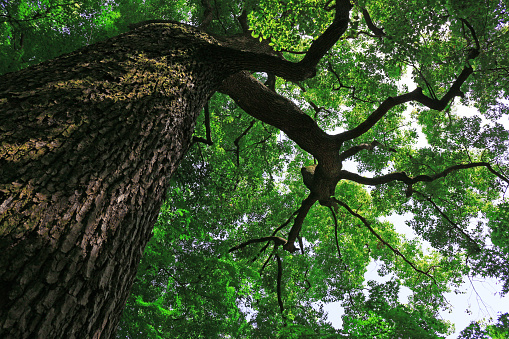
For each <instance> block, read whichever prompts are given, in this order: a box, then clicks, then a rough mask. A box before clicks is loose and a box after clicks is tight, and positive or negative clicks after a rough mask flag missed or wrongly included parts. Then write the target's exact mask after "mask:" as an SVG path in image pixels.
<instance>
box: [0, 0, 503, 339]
mask: <svg viewBox="0 0 509 339" xmlns="http://www.w3.org/2000/svg"><path fill="white" fill-rule="evenodd" d="M352 4H353V8H352V9H351V12H350V25H349V27H348V30H347V31H346V33H345V34H343V35H342V36H341V37H340V39H339V41H338V42H337V43H336V44H335V45H334V47H333V48H331V49H330V50H329V51H328V52H327V54H326V55H325V56H324V57H323V58H322V59H321V61H320V63H319V64H318V67H317V75H316V76H315V77H314V78H312V79H309V80H307V81H305V82H301V83H293V82H288V81H284V80H282V79H279V78H278V79H276V80H275V82H274V83H273V85H274V89H275V90H276V91H277V92H278V93H279V94H281V95H283V96H284V97H286V98H287V99H289V100H291V101H292V102H294V103H295V104H297V105H298V106H299V107H300V108H301V109H302V111H303V112H304V114H307V115H308V116H310V117H312V118H313V119H314V120H315V121H316V122H317V124H318V126H320V127H321V128H322V129H323V130H325V131H327V132H329V133H331V134H337V133H340V132H344V131H348V130H352V129H354V128H356V127H357V126H359V124H361V123H363V122H364V121H366V120H367V119H369V118H370V117H371V115H372V113H373V112H374V111H375V110H376V109H377V108H378V107H379V106H380V105H381V103H382V102H384V100H386V99H388V98H390V97H393V98H395V97H398V96H401V95H404V94H405V93H408V92H411V91H412V90H413V89H414V88H415V87H416V86H418V87H420V88H422V93H423V94H424V95H426V96H427V97H428V98H431V99H436V100H440V99H441V98H443V97H444V96H446V95H448V93H449V91H450V88H451V87H452V86H453V84H454V83H455V81H456V79H458V76H459V74H460V73H461V72H462V71H463V70H465V69H470V68H471V69H472V74H471V75H470V76H468V77H467V78H466V79H465V81H464V82H463V83H462V84H461V91H462V93H456V94H454V96H456V98H455V97H454V96H453V97H452V98H451V100H450V101H448V102H447V105H446V106H445V109H443V110H435V109H431V108H430V107H429V106H427V105H426V104H425V103H423V102H420V103H418V102H416V101H412V102H410V103H408V104H407V103H403V104H399V105H396V106H394V107H393V108H392V109H390V110H389V111H387V112H386V113H385V114H384V115H383V118H381V119H380V120H379V121H378V122H376V123H374V124H373V126H371V127H370V128H369V129H367V131H365V132H364V133H361V134H359V135H358V136H357V137H355V138H353V139H348V140H345V141H344V143H343V144H342V148H341V151H345V150H348V149H353V148H355V147H357V146H359V145H371V146H369V147H368V146H362V147H363V148H362V149H360V150H359V151H358V152H353V151H352V154H351V155H350V156H348V157H347V158H345V159H343V160H345V161H344V162H343V168H344V169H345V170H348V171H352V172H356V173H359V174H360V175H361V176H365V177H368V178H380V177H384V176H387V175H389V174H392V173H398V174H399V175H401V177H402V176H403V175H406V176H407V177H408V178H419V176H427V177H428V178H430V177H432V176H436V179H433V180H427V179H426V180H424V179H423V180H416V181H415V182H413V183H412V184H408V183H407V182H405V181H404V180H387V181H385V182H383V183H375V182H374V181H370V182H369V184H367V185H365V181H366V180H360V179H359V180H358V179H355V178H356V177H355V178H354V179H352V180H341V181H339V183H338V184H337V186H335V191H334V192H333V193H334V196H335V198H336V199H337V201H340V202H341V203H342V204H335V205H334V206H332V205H331V206H329V207H330V208H327V207H326V206H315V207H313V208H311V209H310V211H309V213H308V214H307V215H306V216H305V220H304V222H303V225H302V229H301V231H300V233H299V245H298V246H297V247H298V249H299V250H298V251H297V252H293V253H289V252H287V251H284V250H283V248H282V247H281V246H277V245H276V244H277V243H276V241H273V240H267V241H257V242H253V243H249V244H247V245H243V246H241V247H239V245H241V244H245V243H246V242H248V241H249V240H253V239H261V238H264V237H269V236H281V237H286V235H287V234H288V232H289V231H290V229H291V227H292V225H293V222H294V219H295V216H296V211H299V208H300V206H301V202H302V201H303V200H304V199H306V197H307V196H308V194H309V190H308V189H307V188H306V186H304V185H303V182H302V176H301V167H303V166H309V165H312V164H314V163H316V159H314V157H313V155H311V154H309V153H307V152H304V151H303V150H302V149H300V148H299V147H297V146H296V145H295V143H294V142H293V141H292V140H290V139H288V138H287V137H286V136H285V135H284V134H283V133H282V132H280V131H279V130H278V129H277V128H275V127H273V126H270V125H269V124H267V123H265V122H263V121H259V120H256V119H254V118H252V117H251V116H250V115H248V114H246V113H245V112H243V111H242V110H240V109H239V108H238V107H236V105H235V103H233V102H232V101H231V100H230V99H229V98H228V96H227V95H224V94H219V93H216V94H215V95H214V96H213V97H212V98H211V99H210V102H209V106H208V107H207V109H206V110H204V114H202V116H201V117H200V121H199V122H198V125H197V128H196V132H195V135H196V136H197V137H201V138H203V139H206V135H207V134H208V132H207V129H208V128H210V134H211V139H212V140H209V141H212V144H210V142H208V144H209V145H206V144H203V143H200V142H195V143H193V145H192V147H191V149H190V150H189V153H188V156H187V157H186V159H185V160H184V161H183V162H182V164H181V165H180V168H179V170H178V173H177V174H176V175H175V176H174V177H173V178H172V188H171V190H170V191H169V192H168V200H167V201H166V203H165V204H164V206H163V208H162V210H161V212H160V215H159V220H158V222H157V225H156V227H155V229H154V236H153V238H152V240H151V242H150V243H149V245H148V246H147V248H146V249H145V254H144V257H143V260H142V262H141V264H140V267H139V272H138V276H137V280H136V283H135V285H134V287H133V290H132V296H131V298H130V299H129V300H128V303H127V306H126V309H125V311H124V317H123V320H122V322H121V324H120V326H119V331H118V337H122V338H125V337H129V338H210V337H214V338H215V337H233V338H273V337H281V338H306V337H310V338H311V337H320V338H328V337H330V338H337V337H342V336H350V337H353V338H396V337H397V338H443V337H444V336H445V335H446V334H447V333H448V332H450V331H451V324H449V323H447V322H445V321H443V320H441V319H440V318H439V316H438V312H439V311H441V310H443V309H446V308H447V307H448V303H447V300H446V299H445V297H444V293H445V292H448V291H451V290H456V289H458V288H459V286H460V285H461V283H462V282H463V280H464V277H465V276H466V275H472V274H474V273H475V274H476V275H479V276H482V277H494V278H498V279H500V280H502V281H503V283H504V289H503V292H504V293H506V292H507V291H509V261H508V256H509V227H508V223H509V202H508V201H507V198H506V197H505V195H504V193H505V191H506V189H507V185H508V183H509V182H507V179H506V178H507V175H506V174H505V173H507V164H508V151H507V146H508V145H507V140H508V132H507V130H506V127H505V126H504V125H503V124H502V122H503V121H504V120H503V119H502V118H505V119H506V118H507V113H508V112H507V107H508V101H507V93H508V92H509V53H507V51H508V50H509V22H508V21H509V19H508V18H509V16H508V15H507V10H508V6H509V4H508V3H507V1H503V0H500V1H492V0H484V1H449V0H447V1H446V0H426V1H419V2H417V1H413V0H404V1H395V0H390V1H378V0H363V1H361V0H359V1H353V2H352ZM334 6H335V1H325V0H285V1H274V0H263V1H248V0H246V1H244V2H236V1H230V0H224V1H206V0H205V1H198V0H178V1H159V0H150V1H149V0H147V1H136V0H129V1H124V0H122V1H105V2H98V1H91V2H90V1H88V2H87V1H80V2H73V1H57V0H51V1H38V2H33V1H22V0H19V1H9V2H1V3H0V32H1V34H0V39H1V40H0V42H1V43H0V45H1V47H0V61H1V62H0V73H5V72H10V71H15V70H18V69H20V68H23V67H26V66H28V65H31V64H34V63H37V62H40V61H42V60H45V59H49V58H52V57H54V56H56V55H59V54H62V53H66V52H69V51H72V50H73V49H76V48H77V47H80V46H82V45H84V44H89V43H92V42H95V41H98V40H101V39H104V38H106V37H108V36H112V35H116V34H119V33H122V32H124V31H126V30H127V29H128V25H129V24H132V23H135V22H138V21H142V20H148V19H171V20H177V21H185V22H188V23H192V24H194V25H197V26H199V25H202V27H203V29H206V30H207V31H209V32H211V33H214V34H218V35H222V36H233V35H239V34H241V33H243V32H244V31H245V29H246V28H248V29H249V32H247V33H248V34H249V35H250V36H252V37H254V38H256V39H258V40H259V41H260V42H261V41H264V42H267V43H268V44H269V45H270V46H271V47H272V48H273V49H274V50H275V51H276V52H277V53H279V54H280V55H281V56H284V57H285V58H287V59H288V60H292V61H299V60H301V59H302V53H301V52H305V51H306V50H307V49H309V48H310V46H311V45H312V42H313V41H314V40H315V39H317V38H318V37H319V36H320V35H321V34H322V33H323V32H324V31H326V29H327V28H328V27H329V25H330V24H331V22H332V20H333V18H334V14H335V7H334ZM244 33H245V32H244ZM474 52H475V53H474ZM256 77H258V78H259V79H260V80H261V81H263V82H265V81H267V83H270V81H269V80H270V79H271V75H270V74H269V75H267V74H256ZM409 87H410V89H409ZM460 103H461V104H464V105H470V106H472V107H475V108H476V109H477V111H475V113H474V114H471V113H468V114H467V113H466V112H465V106H460V105H459V104H460ZM205 111H207V112H208V114H209V115H210V119H205ZM469 112H470V111H469ZM207 120H210V122H209V123H207ZM207 125H208V126H207ZM373 141H376V143H373ZM475 163H483V164H484V163H486V164H488V163H489V164H491V165H490V166H491V167H489V168H488V167H487V166H485V165H479V166H471V167H468V168H462V169H458V170H456V169H454V170H450V169H451V168H453V167H454V166H457V165H460V164H461V165H465V164H475ZM490 168H491V170H490ZM445 171H448V172H447V173H446V174H445V175H441V176H440V173H444V172H445ZM401 173H403V174H401ZM342 206H343V207H342ZM344 206H349V207H350V209H351V210H348V209H347V208H344ZM352 212H354V213H352ZM405 213H408V214H409V215H411V216H412V218H410V220H409V221H408V226H410V227H411V228H412V229H413V230H414V232H415V233H416V234H417V235H418V237H417V238H415V239H409V238H407V237H405V236H404V235H402V234H400V233H399V232H398V229H396V227H395V226H394V225H392V224H391V223H390V220H391V218H390V216H391V215H393V214H405ZM276 231H277V232H276ZM377 235H378V237H377ZM424 240H425V241H427V243H426V244H429V246H430V247H428V246H425V245H424V244H425V243H424ZM236 246H237V248H238V250H236V251H230V249H232V248H235V247H236ZM372 262H377V264H378V267H379V269H378V273H379V274H380V275H381V276H386V277H389V278H390V279H389V280H388V281H387V282H385V283H378V282H375V281H367V282H366V281H365V277H364V275H365V273H366V270H367V266H368V265H369V264H370V263H372ZM402 287H406V288H408V289H409V290H410V291H411V296H410V297H409V300H408V302H407V303H402V302H401V301H400V300H399V299H398V294H399V291H400V289H401V288H402ZM327 302H339V303H340V304H341V305H342V306H343V307H344V311H345V313H344V315H343V325H342V328H341V329H335V328H333V327H332V326H331V324H330V323H329V322H328V320H327V314H326V312H325V311H324V309H323V303H327ZM507 326H508V324H507V315H501V316H500V318H499V319H498V322H497V323H495V324H487V325H485V324H480V323H473V324H472V325H470V326H469V327H468V328H467V329H465V330H464V331H463V332H462V334H461V338H488V337H492V338H502V337H503V336H504V335H507Z"/></svg>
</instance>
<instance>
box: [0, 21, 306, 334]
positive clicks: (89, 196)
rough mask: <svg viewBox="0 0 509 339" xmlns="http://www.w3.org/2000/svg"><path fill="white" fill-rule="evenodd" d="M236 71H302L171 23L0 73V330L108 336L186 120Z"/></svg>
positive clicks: (186, 130)
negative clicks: (235, 48) (30, 65)
mask: <svg viewBox="0 0 509 339" xmlns="http://www.w3.org/2000/svg"><path fill="white" fill-rule="evenodd" d="M242 69H253V70H266V71H271V72H274V73H275V74H277V75H279V76H281V77H288V78H291V79H293V80H302V79H305V78H306V77H308V76H310V75H312V74H313V73H314V72H313V70H310V69H309V68H308V67H304V66H302V65H297V64H292V63H290V62H288V61H285V60H281V59H278V58H275V57H272V56H268V55H259V54H256V53H250V52H244V51H240V50H234V49H232V48H228V47H223V46H221V45H220V43H219V42H218V41H217V40H215V39H214V38H212V37H211V36H209V35H207V34H205V33H203V32H201V31H199V30H197V29H195V28H192V27H191V26H187V25H182V24H178V23H171V22H167V23H162V24H161V23H152V24H146V25H137V27H135V29H134V30H133V31H130V32H127V33H125V34H122V35H120V36H118V37H114V38H111V39H108V40H106V41H103V42H100V43H98V44H95V45H91V46H88V47H85V48H83V49H80V50H78V51H76V52H74V53H71V54H69V55H65V56H62V57H60V58H57V59H54V60H52V61H48V62H45V63H42V64H39V65H36V66H34V67H30V68H27V69H25V70H22V71H20V72H17V73H11V74H6V75H4V76H2V78H1V80H0V131H1V133H0V145H1V146H0V337H2V338H64V337H65V338H108V337H112V336H113V335H114V333H115V329H116V326H117V323H118V320H119V318H120V315H121V312H122V308H123V306H124V304H125V300H126V298H127V296H128V293H129V290H130V286H131V284H132V282H133V279H134V277H135V274H136V267H137V265H138V262H139V259H140V256H141V253H142V252H143V249H144V247H145V245H146V243H147V241H148V239H149V238H150V234H151V231H152V227H153V225H154V222H155V220H156V218H157V215H158V211H159V208H160V205H161V202H162V200H163V199H164V197H165V192H166V189H167V186H168V179H169V177H170V175H171V174H172V173H173V171H174V170H175V168H176V167H177V165H178V163H179V161H180V160H181V158H182V156H183V155H184V153H185V152H186V150H187V148H188V146H189V144H190V141H191V136H192V132H193V128H194V125H195V121H196V117H197V114H198V112H199V111H200V109H201V108H202V107H203V105H204V104H205V102H206V100H207V99H208V98H209V97H210V95H211V94H212V93H213V92H214V91H215V90H216V89H217V88H218V86H219V84H220V83H221V81H222V80H223V79H224V78H226V77H227V76H229V75H232V74H234V73H236V72H239V71H240V70H242Z"/></svg>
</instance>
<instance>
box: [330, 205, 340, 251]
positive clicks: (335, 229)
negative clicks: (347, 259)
mask: <svg viewBox="0 0 509 339" xmlns="http://www.w3.org/2000/svg"><path fill="white" fill-rule="evenodd" d="M328 207H329V209H330V211H331V213H332V217H333V219H334V236H335V239H336V249H337V250H338V257H339V259H342V257H341V250H340V249H339V239H338V218H337V217H336V212H334V209H333V208H332V206H328Z"/></svg>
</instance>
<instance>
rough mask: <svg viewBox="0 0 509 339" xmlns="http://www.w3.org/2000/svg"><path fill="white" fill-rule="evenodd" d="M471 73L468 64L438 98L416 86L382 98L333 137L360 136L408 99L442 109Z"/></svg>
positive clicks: (346, 138) (457, 92) (341, 140)
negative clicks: (354, 123) (359, 120)
mask: <svg viewBox="0 0 509 339" xmlns="http://www.w3.org/2000/svg"><path fill="white" fill-rule="evenodd" d="M478 54H479V51H478V50H474V52H472V53H470V55H469V56H468V60H470V59H473V58H475V57H476V56H477V55H478ZM472 73H473V69H472V67H470V66H465V67H464V68H463V71H462V72H461V73H460V74H459V75H458V77H457V78H456V81H454V83H453V84H452V86H451V87H450V88H449V91H447V93H445V95H444V96H443V97H442V99H440V100H438V99H437V98H430V97H428V96H426V95H425V94H424V93H423V92H422V88H420V87H417V88H416V89H415V90H413V91H412V92H409V93H405V94H402V95H398V96H396V97H389V98H387V99H386V100H384V101H383V102H382V103H381V104H380V106H378V108H377V109H376V110H375V111H374V112H373V113H372V114H371V115H370V116H369V117H367V118H366V120H364V121H363V122H362V123H361V124H359V125H358V126H357V127H355V128H353V129H351V130H349V131H346V132H343V133H339V134H337V135H336V136H335V137H336V139H338V140H339V141H340V142H344V141H347V140H351V139H354V138H357V137H359V136H361V135H362V134H364V133H366V132H367V131H368V130H369V129H370V128H371V127H373V126H374V125H375V124H376V123H377V122H378V121H379V120H380V119H382V118H383V117H384V116H385V114H386V113H387V112H388V111H389V110H390V109H391V108H393V107H395V106H397V105H401V104H404V103H407V102H410V101H416V102H418V103H421V104H423V105H424V106H426V107H428V108H430V109H434V110H437V111H442V110H443V109H445V108H446V107H447V105H448V104H449V102H450V101H452V100H453V99H454V98H455V97H457V96H461V97H462V96H463V92H461V90H460V88H461V85H463V83H464V82H465V81H466V80H467V78H468V77H469V76H470V74H472Z"/></svg>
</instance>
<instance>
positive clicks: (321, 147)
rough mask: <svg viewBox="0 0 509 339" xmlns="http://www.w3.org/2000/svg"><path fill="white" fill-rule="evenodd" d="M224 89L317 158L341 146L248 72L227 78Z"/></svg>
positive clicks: (246, 110) (256, 116)
mask: <svg viewBox="0 0 509 339" xmlns="http://www.w3.org/2000/svg"><path fill="white" fill-rule="evenodd" d="M221 92H223V93H225V94H227V95H228V96H230V97H231V98H232V99H233V100H234V101H235V102H236V103H237V105H239V107H240V108H242V109H243V110H244V111H245V112H246V113H248V114H249V115H251V116H252V117H254V118H256V119H258V120H261V121H263V122H265V123H267V124H269V125H272V126H274V127H276V128H278V129H280V130H281V131H283V132H284V133H285V134H286V135H287V136H288V137H289V138H290V139H292V140H293V141H295V142H296V143H297V145H299V146H300V147H301V148H302V149H304V150H305V151H307V152H309V153H311V154H313V155H314V156H315V157H317V158H320V153H321V152H324V151H326V152H334V150H337V149H339V147H338V146H336V142H334V141H333V138H332V136H330V135H328V134H327V133H325V132H324V131H323V130H322V129H320V127H318V125H317V123H316V121H314V120H313V119H312V118H311V117H310V116H308V115H307V114H305V113H304V112H303V111H302V110H301V109H300V108H299V107H298V106H297V105H295V104H294V103H293V102H292V101H291V100H289V99H287V98H285V97H283V96H281V95H279V94H277V93H276V92H274V91H272V90H270V89H269V88H267V87H266V86H265V85H263V84H262V83H261V82H260V81H258V80H257V79H255V78H254V77H253V76H252V75H251V74H249V73H248V72H239V73H237V74H235V75H233V76H231V77H229V78H228V79H226V80H225V81H224V82H223V85H222V88H221ZM336 152H337V151H336Z"/></svg>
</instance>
